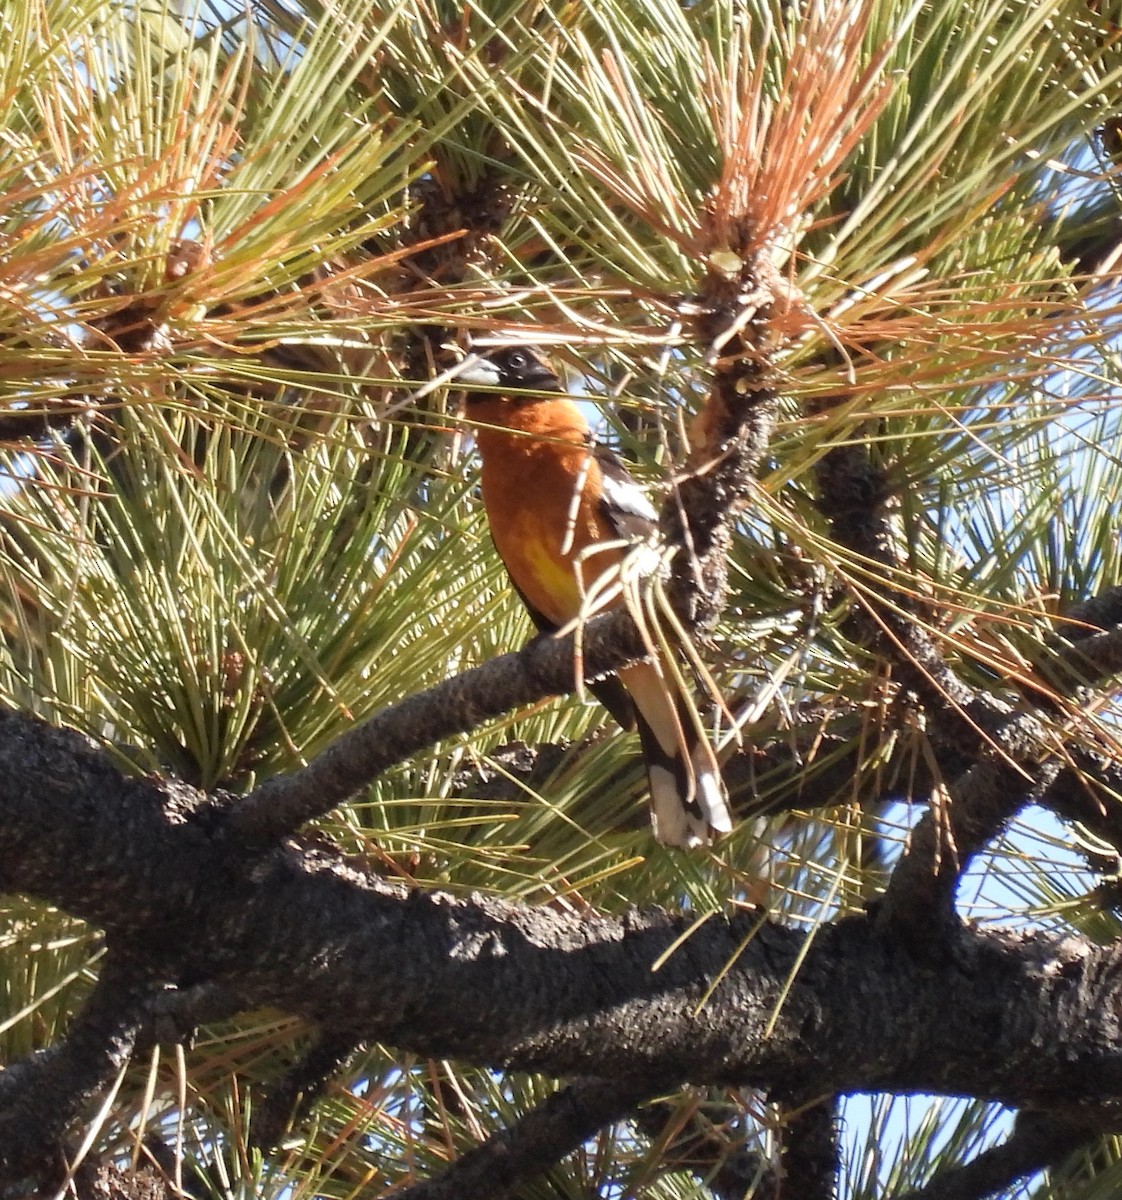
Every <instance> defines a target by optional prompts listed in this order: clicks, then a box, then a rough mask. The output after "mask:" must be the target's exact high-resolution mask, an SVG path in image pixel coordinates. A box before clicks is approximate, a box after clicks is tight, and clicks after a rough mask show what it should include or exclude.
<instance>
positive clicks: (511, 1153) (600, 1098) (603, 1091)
mask: <svg viewBox="0 0 1122 1200" xmlns="http://www.w3.org/2000/svg"><path fill="white" fill-rule="evenodd" d="M657 1090H658V1089H657V1088H654V1087H653V1086H651V1085H648V1086H646V1087H642V1086H637V1085H635V1084H634V1083H615V1082H608V1081H607V1080H603V1079H589V1080H582V1081H580V1082H579V1083H574V1084H571V1085H570V1086H569V1087H567V1088H565V1089H564V1090H562V1091H560V1092H556V1093H555V1094H554V1095H552V1096H550V1098H549V1099H548V1100H546V1102H545V1103H544V1104H542V1105H541V1106H540V1107H538V1108H536V1109H534V1111H533V1112H530V1113H527V1114H526V1116H524V1117H523V1118H522V1119H521V1120H520V1121H518V1122H517V1123H516V1124H515V1125H512V1126H511V1127H510V1128H509V1129H504V1130H503V1131H502V1132H501V1133H496V1134H495V1135H494V1136H493V1137H491V1138H488V1140H487V1141H486V1142H484V1143H483V1145H482V1146H480V1147H478V1148H477V1149H475V1150H469V1151H468V1153H467V1154H465V1155H463V1157H462V1158H460V1159H458V1160H457V1161H456V1162H455V1163H454V1164H453V1165H452V1166H451V1167H449V1168H448V1170H447V1171H445V1173H444V1174H443V1175H441V1176H439V1177H438V1178H436V1179H433V1180H430V1181H428V1182H426V1183H419V1184H416V1185H415V1186H414V1187H410V1188H406V1189H405V1191H403V1192H398V1193H397V1195H398V1198H399V1200H492V1198H494V1200H499V1198H500V1197H501V1196H504V1195H506V1194H507V1192H509V1191H510V1189H511V1188H512V1187H514V1186H516V1185H517V1184H518V1183H519V1182H521V1181H522V1180H523V1179H525V1178H526V1177H527V1176H530V1175H536V1174H539V1173H540V1172H542V1171H547V1170H548V1169H549V1168H550V1167H552V1166H554V1165H556V1164H557V1163H558V1162H559V1161H560V1160H561V1159H562V1158H564V1157H565V1155H566V1154H571V1153H572V1152H573V1151H574V1150H576V1149H577V1147H578V1146H580V1145H581V1143H582V1142H585V1141H587V1140H588V1139H589V1138H590V1137H593V1136H594V1135H595V1134H596V1133H598V1132H599V1131H600V1130H601V1129H603V1128H604V1127H605V1126H606V1125H610V1124H611V1123H612V1122H613V1121H618V1120H620V1119H621V1118H623V1117H625V1116H627V1114H628V1113H629V1112H631V1111H632V1110H633V1109H634V1108H635V1107H636V1106H637V1105H639V1104H641V1103H642V1101H643V1100H644V1099H645V1097H646V1096H648V1095H650V1094H651V1092H652V1091H657Z"/></svg>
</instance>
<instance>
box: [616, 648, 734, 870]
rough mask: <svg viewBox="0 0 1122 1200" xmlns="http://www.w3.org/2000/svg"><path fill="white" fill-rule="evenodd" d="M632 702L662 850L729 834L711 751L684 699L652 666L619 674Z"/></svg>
mask: <svg viewBox="0 0 1122 1200" xmlns="http://www.w3.org/2000/svg"><path fill="white" fill-rule="evenodd" d="M619 678H620V681H621V682H622V683H623V685H624V686H625V687H626V688H627V690H628V691H629V692H630V693H631V698H632V700H633V701H634V702H635V713H636V724H637V725H638V729H639V740H640V742H641V744H642V747H643V757H644V759H645V760H646V763H647V778H648V780H649V782H650V791H651V824H652V825H653V826H654V834H655V837H656V838H658V840H659V841H660V842H662V843H663V844H664V845H667V846H686V847H692V846H708V845H711V844H712V842H713V841H714V840H715V839H716V838H717V837H719V836H720V835H721V834H725V833H729V832H730V831H731V830H732V817H731V816H730V814H729V808H728V801H727V798H726V794H725V786H724V782H723V780H722V779H721V771H720V767H719V766H718V764H717V759H716V756H715V755H714V753H713V747H712V746H710V744H709V742H708V741H707V740H706V739H705V738H704V737H703V736H702V735H701V732H700V730H699V729H698V728H697V720H696V718H695V717H694V715H693V714H692V712H691V710H690V708H689V703H688V701H687V700H686V698H685V697H684V696H681V695H679V694H677V689H676V688H675V686H674V684H673V683H672V682H671V680H670V679H668V678H667V677H666V676H664V674H663V673H662V672H660V671H659V670H658V668H657V667H655V666H654V664H652V663H639V664H637V665H636V666H634V667H628V668H627V669H626V670H623V671H621V672H620V673H619Z"/></svg>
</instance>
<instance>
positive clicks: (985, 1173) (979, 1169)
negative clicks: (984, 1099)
mask: <svg viewBox="0 0 1122 1200" xmlns="http://www.w3.org/2000/svg"><path fill="white" fill-rule="evenodd" d="M1101 1136H1102V1132H1101V1131H1098V1132H1096V1131H1095V1130H1094V1129H1090V1128H1088V1127H1087V1126H1085V1125H1081V1124H1079V1123H1078V1122H1075V1121H1068V1120H1065V1119H1064V1118H1063V1117H1060V1116H1058V1115H1056V1114H1055V1113H1036V1112H1027V1113H1021V1114H1020V1115H1019V1116H1018V1117H1017V1123H1016V1125H1015V1126H1014V1127H1013V1132H1012V1134H1011V1135H1010V1136H1009V1138H1008V1140H1007V1141H1005V1142H1003V1143H1002V1144H1001V1145H1000V1146H994V1147H992V1148H991V1149H989V1150H984V1151H982V1153H981V1154H979V1155H978V1157H977V1158H975V1159H974V1160H973V1161H972V1162H969V1163H966V1165H965V1166H961V1167H951V1168H949V1169H948V1170H945V1171H940V1172H939V1173H938V1174H937V1175H936V1176H935V1178H934V1179H932V1180H931V1182H930V1183H928V1184H925V1185H924V1186H923V1187H920V1188H915V1189H914V1190H913V1191H910V1192H907V1193H906V1194H905V1195H904V1196H902V1197H900V1200H983V1197H985V1196H993V1195H996V1194H997V1193H999V1192H1000V1193H1004V1192H1005V1191H1006V1189H1007V1188H1009V1187H1010V1186H1011V1185H1012V1184H1014V1183H1016V1182H1017V1181H1018V1180H1019V1179H1024V1178H1025V1176H1027V1175H1033V1174H1035V1173H1036V1172H1037V1171H1042V1170H1044V1169H1045V1168H1046V1167H1055V1166H1058V1165H1059V1164H1060V1163H1062V1162H1063V1161H1064V1160H1065V1159H1067V1158H1069V1157H1070V1156H1071V1155H1072V1154H1074V1153H1075V1151H1076V1150H1078V1149H1079V1148H1080V1147H1081V1146H1086V1145H1088V1144H1089V1143H1091V1142H1093V1141H1095V1140H1097V1139H1098V1138H1099V1137H1101Z"/></svg>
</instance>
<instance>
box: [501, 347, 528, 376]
mask: <svg viewBox="0 0 1122 1200" xmlns="http://www.w3.org/2000/svg"><path fill="white" fill-rule="evenodd" d="M506 362H507V366H508V367H510V369H511V370H512V371H521V370H522V368H523V367H525V366H526V365H527V363H528V362H529V359H528V358H527V357H526V355H525V354H523V353H522V351H521V350H515V351H513V352H512V353H511V354H509V355H508V356H507V360H506Z"/></svg>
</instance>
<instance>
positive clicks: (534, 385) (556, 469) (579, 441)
mask: <svg viewBox="0 0 1122 1200" xmlns="http://www.w3.org/2000/svg"><path fill="white" fill-rule="evenodd" d="M456 386H457V387H463V388H464V390H465V410H466V415H467V417H468V419H469V421H470V422H471V425H472V430H473V435H474V438H475V445H476V449H477V451H478V453H479V456H480V458H481V460H482V474H481V490H482V496H483V506H484V508H485V510H486V513H487V518H488V523H489V525H490V528H491V537H492V540H493V542H494V544H495V548H496V550H497V551H498V554H499V557H500V558H501V559H502V562H503V565H504V566H505V567H506V571H507V574H508V576H509V577H510V581H511V583H512V584H513V586H514V589H515V591H517V593H518V594H519V596H520V597H521V599H522V602H523V603H524V604H525V606H526V609H527V610H528V612H529V614H530V617H531V619H532V620H533V622H534V624H535V625H536V627H537V629H538V631H539V633H540V634H551V633H555V632H557V631H558V630H561V629H563V628H564V627H565V626H567V625H568V624H569V623H570V622H571V621H573V620H574V619H576V618H578V617H580V616H581V614H582V611H584V598H585V596H586V595H587V593H588V590H589V588H590V587H593V586H594V585H595V583H596V581H597V580H598V579H600V578H602V577H603V575H604V573H605V572H606V571H610V570H612V569H613V568H616V567H618V566H619V565H620V564H621V563H622V562H623V559H624V557H625V556H626V555H627V554H628V552H629V550H630V549H631V547H632V546H633V545H634V544H638V543H643V542H650V541H652V539H653V537H654V535H655V533H656V531H657V528H658V513H657V512H656V511H655V508H654V506H653V505H652V504H651V502H650V500H649V499H648V498H647V496H646V494H645V493H644V491H643V489H642V488H641V487H640V486H639V484H638V483H636V481H635V480H634V479H633V478H632V477H631V475H630V474H628V472H627V469H626V468H625V467H624V465H623V463H622V462H620V461H619V459H618V458H616V457H615V455H614V454H612V452H611V451H610V450H609V449H608V448H607V447H605V446H602V445H598V444H597V443H596V442H595V441H594V439H593V437H592V432H591V429H590V428H589V424H588V421H587V420H586V418H585V416H584V413H583V412H582V411H581V409H580V407H579V406H578V405H577V404H576V403H575V402H574V401H573V400H572V399H571V397H570V396H569V394H568V392H567V391H566V390H565V388H564V385H563V384H562V382H561V379H560V377H559V376H558V374H557V371H556V370H555V369H554V367H553V366H552V364H551V363H550V361H549V359H548V358H547V357H546V356H545V354H544V353H543V352H542V351H541V350H540V349H539V348H538V347H536V346H532V345H528V344H519V345H514V346H500V347H495V348H491V349H488V350H485V351H482V352H480V353H478V354H475V355H471V356H469V357H468V358H467V359H466V360H465V364H464V367H463V369H462V370H461V371H460V372H459V373H458V375H457V377H456ZM481 388H483V389H487V390H476V389H481ZM620 602H621V600H620V597H619V596H618V595H617V596H616V598H615V600H614V601H613V602H612V603H613V605H614V604H618V603H620ZM678 678H679V672H678V671H677V670H676V669H667V668H665V667H662V666H660V665H659V664H658V663H657V662H656V661H653V660H647V661H642V662H639V663H636V664H635V665H633V666H629V667H625V668H623V669H622V670H620V671H619V672H617V673H616V675H614V676H607V677H604V678H601V679H598V680H595V681H593V682H591V683H590V684H589V687H590V689H591V691H592V692H593V694H594V695H595V696H596V698H597V699H598V700H599V701H600V702H601V703H602V704H603V705H604V707H605V708H607V709H608V711H609V712H610V713H611V714H612V716H613V717H615V719H616V720H617V721H618V722H619V724H620V725H622V726H623V728H624V729H628V730H630V729H637V730H638V733H639V741H640V745H641V747H642V751H643V757H644V759H645V762H646V769H647V779H648V783H649V788H650V810H651V823H652V826H653V829H654V834H655V837H656V839H657V840H658V841H660V842H662V843H663V844H665V845H668V846H679V847H685V848H693V847H698V846H708V845H712V844H713V843H714V841H715V840H716V839H717V838H718V837H720V836H721V835H723V834H726V833H729V832H730V831H731V830H732V820H731V817H730V815H729V809H728V804H727V801H726V794H725V789H724V784H723V782H722V780H721V773H720V768H719V766H718V764H717V761H716V757H715V755H714V753H713V749H712V747H711V746H710V745H709V743H708V741H707V740H706V739H705V738H704V737H703V736H702V734H701V732H700V730H699V729H698V727H697V721H696V718H695V716H694V715H693V712H692V707H691V706H690V704H689V701H688V700H687V699H686V697H685V696H684V695H683V694H682V693H681V689H680V685H679V684H678V683H677V682H676V681H677V679H678Z"/></svg>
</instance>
